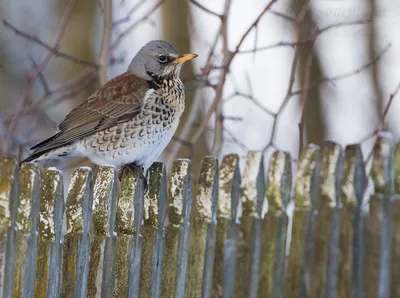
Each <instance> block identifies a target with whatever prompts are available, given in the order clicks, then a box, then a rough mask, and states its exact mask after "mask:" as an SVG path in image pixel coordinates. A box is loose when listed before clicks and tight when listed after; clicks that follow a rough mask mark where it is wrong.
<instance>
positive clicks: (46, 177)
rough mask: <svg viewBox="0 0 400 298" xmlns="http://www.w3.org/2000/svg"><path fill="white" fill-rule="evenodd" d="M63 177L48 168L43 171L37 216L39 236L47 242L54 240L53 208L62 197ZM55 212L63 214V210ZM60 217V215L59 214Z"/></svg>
mask: <svg viewBox="0 0 400 298" xmlns="http://www.w3.org/2000/svg"><path fill="white" fill-rule="evenodd" d="M63 192H64V187H63V175H62V172H61V171H59V170H57V169H55V168H49V169H46V170H44V171H43V174H42V184H41V199H40V214H39V232H40V236H41V237H43V238H45V239H47V240H49V241H55V240H56V231H57V230H58V229H57V227H56V226H55V222H56V218H55V212H54V206H55V204H56V199H57V198H58V197H62V196H64V193H63ZM61 209H64V208H61ZM57 212H61V213H63V210H58V211H57ZM60 216H61V217H62V214H60Z"/></svg>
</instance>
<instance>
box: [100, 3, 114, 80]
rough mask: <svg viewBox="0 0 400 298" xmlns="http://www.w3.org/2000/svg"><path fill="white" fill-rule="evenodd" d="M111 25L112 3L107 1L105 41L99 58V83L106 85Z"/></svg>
mask: <svg viewBox="0 0 400 298" xmlns="http://www.w3.org/2000/svg"><path fill="white" fill-rule="evenodd" d="M111 24H112V1H111V0H105V4H104V22H103V41H102V43H101V50H100V58H99V82H100V85H101V86H102V85H104V84H105V83H106V82H107V81H108V79H107V63H108V56H109V49H110V41H111Z"/></svg>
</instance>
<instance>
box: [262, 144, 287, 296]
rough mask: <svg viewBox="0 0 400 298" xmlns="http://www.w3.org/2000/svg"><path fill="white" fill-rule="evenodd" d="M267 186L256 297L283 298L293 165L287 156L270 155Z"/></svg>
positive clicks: (275, 153) (279, 153) (285, 153)
mask: <svg viewBox="0 0 400 298" xmlns="http://www.w3.org/2000/svg"><path fill="white" fill-rule="evenodd" d="M266 184H267V190H266V197H267V200H268V213H267V214H266V215H265V217H264V219H263V234H262V238H261V239H262V255H261V268H260V271H261V272H260V286H259V295H258V297H260V298H261V297H274V298H278V297H282V296H283V285H284V278H285V270H284V269H285V257H286V240H287V238H286V237H287V229H288V221H289V219H288V216H287V213H286V207H287V204H288V203H289V200H290V195H291V189H292V164H291V159H290V154H289V153H287V152H280V151H276V152H274V153H273V154H272V156H271V160H270V164H269V168H268V174H267V182H266ZM261 239H260V240H261Z"/></svg>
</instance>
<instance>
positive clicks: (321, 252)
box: [310, 142, 343, 298]
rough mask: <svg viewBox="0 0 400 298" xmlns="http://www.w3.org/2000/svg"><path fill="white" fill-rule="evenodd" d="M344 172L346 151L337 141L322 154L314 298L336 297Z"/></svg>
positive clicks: (328, 144)
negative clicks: (344, 154)
mask: <svg viewBox="0 0 400 298" xmlns="http://www.w3.org/2000/svg"><path fill="white" fill-rule="evenodd" d="M342 171H343V153H342V148H341V147H340V146H339V145H338V144H335V143H333V142H326V143H325V144H324V147H323V151H322V161H321V182H320V188H319V191H320V194H319V198H318V201H317V210H318V214H317V225H316V232H315V247H314V249H315V250H314V251H315V253H314V261H313V265H312V268H311V281H310V286H311V292H310V297H311V298H320V297H327V298H328V297H336V282H337V264H338V259H337V257H338V248H339V231H340V213H339V212H340V205H341V199H340V197H341V191H340V185H341V181H342V176H343V173H342Z"/></svg>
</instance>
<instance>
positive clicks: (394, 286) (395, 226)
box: [390, 143, 400, 298]
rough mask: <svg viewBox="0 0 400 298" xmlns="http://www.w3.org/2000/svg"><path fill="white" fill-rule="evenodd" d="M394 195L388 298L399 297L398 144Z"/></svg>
mask: <svg viewBox="0 0 400 298" xmlns="http://www.w3.org/2000/svg"><path fill="white" fill-rule="evenodd" d="M394 167H395V169H394V170H395V176H394V181H395V185H394V193H395V196H394V197H393V201H392V210H393V211H392V212H393V214H392V220H393V221H392V266H391V267H392V271H391V276H392V277H391V279H390V295H391V296H390V297H393V298H394V297H400V279H399V278H393V277H397V276H400V143H398V144H397V145H396V151H395V163H394Z"/></svg>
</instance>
